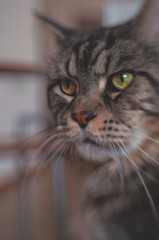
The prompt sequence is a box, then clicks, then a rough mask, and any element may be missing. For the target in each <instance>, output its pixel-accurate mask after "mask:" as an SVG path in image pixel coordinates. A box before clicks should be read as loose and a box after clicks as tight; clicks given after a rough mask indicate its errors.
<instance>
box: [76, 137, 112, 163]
mask: <svg viewBox="0 0 159 240" xmlns="http://www.w3.org/2000/svg"><path fill="white" fill-rule="evenodd" d="M76 150H77V152H78V153H79V155H80V156H81V157H82V158H84V159H85V160H88V161H97V162H106V161H108V160H110V158H111V157H112V155H111V151H110V149H109V148H107V147H105V148H104V147H101V146H99V145H97V144H94V143H93V142H89V143H88V142H86V141H84V142H82V143H79V144H77V145H76Z"/></svg>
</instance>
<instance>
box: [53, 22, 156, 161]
mask: <svg viewBox="0 0 159 240" xmlns="http://www.w3.org/2000/svg"><path fill="white" fill-rule="evenodd" d="M128 28H129V25H128V26H126V27H125V30H124V31H123V30H122V31H119V29H118V28H114V29H99V30H95V31H91V32H89V33H83V34H79V35H75V36H71V37H68V38H66V39H65V41H64V42H63V43H62V47H61V50H60V51H59V52H58V56H56V57H54V58H53V59H52V60H51V61H50V64H49V71H48V76H49V87H48V101H49V106H50V109H51V112H52V114H53V116H54V120H55V124H56V128H57V129H60V132H61V131H62V133H63V134H64V135H65V136H66V140H67V142H70V143H73V144H74V151H75V152H77V153H78V154H79V155H81V156H82V157H83V158H85V159H87V160H95V161H107V160H108V159H109V158H110V157H112V158H114V154H115V155H116V153H117V154H118V156H119V157H120V156H121V155H122V154H123V152H122V151H121V148H120V146H121V147H122V144H124V145H125V147H126V148H127V150H128V151H129V152H131V151H133V150H135V149H136V146H142V144H144V141H145V134H148V135H150V133H151V136H153V134H154V133H155V134H156V132H155V131H153V132H152V124H153V126H154V130H155V125H156V126H157V125H158V116H159V108H158V106H159V94H158V90H159V89H158V86H159V71H158V63H159V54H158V53H157V52H156V49H154V48H153V47H151V46H148V45H146V44H144V43H143V42H140V40H139V39H138V38H136V37H135V36H134V35H133V32H132V33H131V34H129V33H130V32H129V31H128ZM114 149H115V153H114Z"/></svg>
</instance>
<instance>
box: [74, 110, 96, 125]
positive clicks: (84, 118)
mask: <svg viewBox="0 0 159 240" xmlns="http://www.w3.org/2000/svg"><path fill="white" fill-rule="evenodd" d="M95 117H96V115H94V114H90V113H72V118H73V119H74V120H75V121H76V122H78V124H79V126H80V127H81V128H85V127H86V126H87V124H88V122H89V121H90V120H92V119H93V118H95Z"/></svg>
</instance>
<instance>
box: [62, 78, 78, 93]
mask: <svg viewBox="0 0 159 240" xmlns="http://www.w3.org/2000/svg"><path fill="white" fill-rule="evenodd" d="M60 88H61V91H62V92H63V93H64V94H66V95H69V96H74V95H75V94H76V91H77V85H76V83H75V82H74V81H72V80H70V79H64V80H62V81H61V83H60Z"/></svg>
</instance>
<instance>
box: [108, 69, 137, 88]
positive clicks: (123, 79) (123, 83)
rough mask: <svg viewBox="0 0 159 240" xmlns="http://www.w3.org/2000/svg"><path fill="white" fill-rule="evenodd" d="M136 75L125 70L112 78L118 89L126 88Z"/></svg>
mask: <svg viewBox="0 0 159 240" xmlns="http://www.w3.org/2000/svg"><path fill="white" fill-rule="evenodd" d="M133 79H134V75H133V74H132V73H128V72H124V73H119V74H116V75H115V76H114V77H113V78H112V83H113V85H114V87H115V88H117V89H118V90H124V89H126V88H127V86H128V85H129V84H130V83H131V82H132V81H133Z"/></svg>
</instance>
